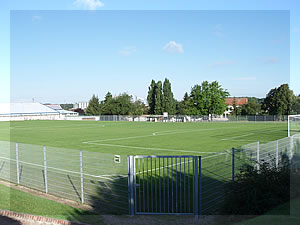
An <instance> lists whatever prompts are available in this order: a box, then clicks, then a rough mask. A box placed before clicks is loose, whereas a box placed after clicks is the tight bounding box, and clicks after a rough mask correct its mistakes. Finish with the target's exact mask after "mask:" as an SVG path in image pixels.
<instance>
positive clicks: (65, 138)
mask: <svg viewBox="0 0 300 225" xmlns="http://www.w3.org/2000/svg"><path fill="white" fill-rule="evenodd" d="M8 129H9V131H10V136H9V135H7V132H8ZM286 136H287V123H284V122H277V123H276V122H272V123H237V122H232V123H223V122H203V123H201V122H200V123H151V122H99V121H22V122H10V123H7V122H2V123H0V140H2V141H11V142H19V143H26V144H34V145H46V146H51V147H60V148H69V149H78V150H79V149H80V150H84V151H93V152H101V153H111V154H118V155H205V154H206V153H213V152H220V151H223V150H226V149H230V148H232V147H239V146H241V145H245V144H248V143H252V142H256V141H260V142H261V143H266V142H269V141H273V140H276V139H280V138H283V137H286Z"/></svg>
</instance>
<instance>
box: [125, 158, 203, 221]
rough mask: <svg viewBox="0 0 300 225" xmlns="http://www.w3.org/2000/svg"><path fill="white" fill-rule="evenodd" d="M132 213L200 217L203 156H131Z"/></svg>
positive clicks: (130, 197) (130, 189)
mask: <svg viewBox="0 0 300 225" xmlns="http://www.w3.org/2000/svg"><path fill="white" fill-rule="evenodd" d="M128 162H129V164H128V165H129V176H128V185H129V207H130V210H129V211H130V214H131V215H134V214H180V215H189V214H194V215H195V216H197V215H198V212H199V211H201V210H199V209H201V204H200V203H201V202H202V201H201V196H199V195H198V194H199V193H201V190H200V187H201V185H200V184H201V170H200V169H201V156H129V158H128Z"/></svg>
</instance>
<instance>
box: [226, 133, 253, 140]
mask: <svg viewBox="0 0 300 225" xmlns="http://www.w3.org/2000/svg"><path fill="white" fill-rule="evenodd" d="M250 135H253V133H249V134H244V135H240V136H235V137H230V138H223V139H221V140H222V141H229V140H232V139H235V138H240V137H247V136H250Z"/></svg>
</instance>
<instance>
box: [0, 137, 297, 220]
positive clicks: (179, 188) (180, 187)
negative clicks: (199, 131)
mask: <svg viewBox="0 0 300 225" xmlns="http://www.w3.org/2000/svg"><path fill="white" fill-rule="evenodd" d="M0 149H1V151H0V178H1V179H4V180H7V181H10V182H13V183H16V184H20V185H23V186H26V187H29V188H33V189H36V190H39V191H42V192H45V193H48V194H52V195H55V196H59V197H63V198H66V199H71V200H75V201H78V202H82V203H86V204H89V205H91V206H93V207H94V209H95V210H97V211H99V212H105V213H113V214H128V212H129V213H130V214H149V213H150V214H157V213H158V214H159V213H163V214H195V215H198V214H215V213H218V210H219V209H220V207H221V206H222V204H223V201H224V198H225V196H226V189H225V187H226V184H227V183H228V182H229V181H231V180H234V179H235V176H236V174H237V173H238V172H239V168H240V167H241V166H242V165H244V164H245V163H248V164H252V165H254V166H257V167H258V169H259V162H262V161H264V162H269V163H270V164H272V165H274V166H278V165H279V163H280V161H281V160H283V159H284V157H285V158H287V159H288V160H290V162H291V165H292V168H294V169H296V170H297V169H298V170H299V169H300V134H297V135H294V136H291V137H287V138H283V139H280V140H276V141H272V142H269V143H265V144H261V143H259V142H256V143H252V144H248V145H244V146H241V147H240V148H237V149H231V150H229V151H223V152H220V153H216V154H210V155H206V156H202V157H201V158H199V156H142V157H141V156H135V157H133V156H132V157H133V159H134V160H135V161H134V164H133V162H132V160H133V159H130V160H127V157H125V156H121V158H120V156H117V155H113V154H104V153H97V152H88V151H79V150H78V151H76V150H70V149H63V148H55V147H45V146H38V145H29V144H20V143H19V144H18V143H13V142H4V141H1V142H0ZM195 158H199V159H198V162H199V163H195ZM196 164H197V166H198V168H196V167H195V165H196ZM133 165H134V166H133ZM195 171H197V173H195ZM195 176H196V177H195ZM195 179H197V181H195ZM196 184H197V185H198V186H195V185H196ZM196 190H197V191H196ZM195 199H197V201H198V203H197V204H196V205H195ZM161 207H162V208H161Z"/></svg>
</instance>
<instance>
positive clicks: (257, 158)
mask: <svg viewBox="0 0 300 225" xmlns="http://www.w3.org/2000/svg"><path fill="white" fill-rule="evenodd" d="M256 154H257V155H256V161H257V170H259V141H258V142H257V153H256Z"/></svg>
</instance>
